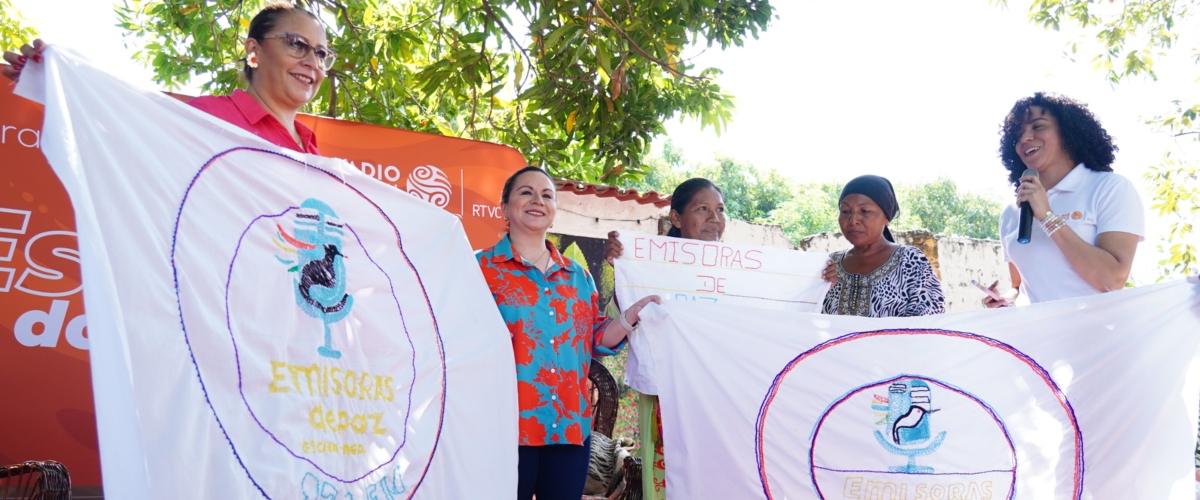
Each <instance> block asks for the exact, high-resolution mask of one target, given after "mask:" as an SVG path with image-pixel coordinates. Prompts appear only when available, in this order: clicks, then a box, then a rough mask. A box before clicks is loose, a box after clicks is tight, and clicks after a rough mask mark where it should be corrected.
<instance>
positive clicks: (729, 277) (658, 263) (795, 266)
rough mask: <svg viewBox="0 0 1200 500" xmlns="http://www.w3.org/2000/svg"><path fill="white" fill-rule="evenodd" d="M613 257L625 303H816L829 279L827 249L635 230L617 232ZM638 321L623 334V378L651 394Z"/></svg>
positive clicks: (810, 306) (798, 307)
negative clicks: (626, 348) (618, 250)
mask: <svg viewBox="0 0 1200 500" xmlns="http://www.w3.org/2000/svg"><path fill="white" fill-rule="evenodd" d="M620 240H621V246H622V248H623V253H622V255H621V258H619V259H616V260H615V261H614V265H615V275H616V296H617V301H618V302H619V303H620V304H632V303H634V302H637V301H638V300H640V299H641V298H642V297H645V296H647V295H658V296H660V297H662V298H663V300H679V301H691V302H697V303H701V304H722V305H735V306H747V307H755V308H761V309H776V310H788V311H804V312H813V311H820V310H821V304H822V301H823V300H824V299H825V292H827V291H829V283H826V282H825V281H824V280H822V279H821V271H822V270H824V269H825V263H826V262H828V261H829V256H828V255H826V254H822V253H813V252H800V251H796V250H785V249H782V248H773V247H764V246H758V245H744V244H736V243H722V242H713V241H698V240H689V239H683V238H671V237H667V236H653V235H649V234H641V233H633V232H630V233H622V234H621V238H620ZM653 335H654V333H653V329H651V328H646V327H642V328H639V329H638V330H637V331H635V332H634V333H633V334H632V335H630V339H629V342H630V346H631V347H636V348H634V349H631V350H630V353H629V362H628V364H627V365H626V369H625V380H626V383H628V384H629V385H630V386H631V387H633V388H634V389H637V390H638V391H640V392H642V393H643V394H658V389H657V388H656V387H655V385H654V380H653V377H652V376H651V375H650V374H651V373H652V372H653V367H652V366H651V364H652V363H653V360H652V359H649V357H647V356H643V355H641V354H640V353H643V352H646V351H647V350H648V349H650V348H651V347H650V346H649V345H648V344H647V343H646V339H645V337H647V336H653Z"/></svg>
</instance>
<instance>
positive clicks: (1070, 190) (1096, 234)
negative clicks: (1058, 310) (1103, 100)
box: [984, 92, 1145, 307]
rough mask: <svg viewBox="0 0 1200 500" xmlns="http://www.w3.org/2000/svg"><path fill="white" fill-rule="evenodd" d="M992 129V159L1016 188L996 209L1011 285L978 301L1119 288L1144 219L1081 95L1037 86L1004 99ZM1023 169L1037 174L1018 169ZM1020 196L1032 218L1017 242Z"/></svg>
mask: <svg viewBox="0 0 1200 500" xmlns="http://www.w3.org/2000/svg"><path fill="white" fill-rule="evenodd" d="M1001 134H1002V136H1001V138H1000V158H1001V160H1002V161H1003V163H1004V166H1005V167H1006V168H1007V169H1008V171H1009V180H1010V181H1011V182H1012V184H1013V185H1014V186H1016V188H1017V189H1016V200H1015V203H1013V204H1012V205H1009V206H1008V207H1007V208H1005V210H1004V212H1003V213H1002V214H1001V215H1000V243H1001V247H1002V248H1003V249H1004V257H1005V260H1007V261H1008V267H1009V271H1010V272H1011V274H1012V288H1011V289H1010V290H1008V291H1006V292H1004V293H1002V294H1001V296H1002V297H1003V299H1000V300H996V299H992V298H987V299H985V301H984V304H985V305H987V306H988V307H1001V306H1005V305H1010V304H1012V303H1013V302H1014V301H1015V300H1016V298H1017V297H1018V295H1024V296H1025V297H1026V299H1028V301H1029V302H1030V303H1038V302H1047V301H1051V300H1059V299H1067V298H1072V297H1080V296H1084V295H1092V294H1098V293H1104V292H1108V291H1112V290H1119V289H1121V288H1124V286H1125V282H1126V281H1127V280H1128V279H1129V269H1130V267H1132V265H1133V255H1134V252H1135V251H1136V250H1137V244H1138V242H1139V241H1141V240H1142V236H1143V234H1144V225H1145V220H1144V217H1143V213H1142V202H1141V199H1140V198H1138V194H1137V190H1136V189H1135V188H1134V186H1133V183H1131V182H1129V180H1128V179H1126V178H1124V177H1121V176H1120V175H1117V174H1115V173H1113V171H1112V170H1113V169H1112V163H1113V159H1114V153H1116V151H1117V147H1116V145H1114V144H1113V141H1112V137H1109V135H1108V132H1107V131H1105V130H1104V127H1101V126H1100V123H1099V122H1098V121H1097V120H1096V117H1095V116H1093V115H1092V113H1091V112H1090V111H1088V109H1087V106H1086V105H1084V104H1083V103H1081V102H1078V101H1075V100H1072V99H1070V98H1067V97H1064V96H1061V95H1056V94H1043V93H1040V92H1039V93H1037V94H1034V95H1033V96H1032V97H1026V98H1024V99H1021V100H1019V101H1017V103H1016V104H1015V105H1013V107H1012V110H1011V111H1009V113H1008V116H1006V117H1005V118H1004V124H1003V125H1002V126H1001ZM1027 168H1029V169H1033V170H1036V171H1037V172H1038V174H1039V175H1038V176H1024V175H1023V174H1024V172H1025V170H1026V169H1027ZM1023 202H1029V206H1030V208H1032V211H1033V217H1034V222H1033V224H1034V226H1035V227H1034V229H1033V231H1032V235H1031V237H1030V241H1029V243H1027V244H1022V243H1018V242H1017V229H1018V221H1019V218H1020V216H1019V214H1020V208H1019V207H1020V205H1021V203H1023ZM997 284H998V283H997ZM997 284H993V285H992V288H993V289H995V288H996V286H997Z"/></svg>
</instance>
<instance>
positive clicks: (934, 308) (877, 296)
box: [821, 245, 946, 318]
mask: <svg viewBox="0 0 1200 500" xmlns="http://www.w3.org/2000/svg"><path fill="white" fill-rule="evenodd" d="M846 252H847V251H846V250H840V251H837V252H833V253H831V254H829V257H830V258H831V259H832V260H833V262H834V264H835V265H836V266H837V273H838V280H837V283H836V284H835V285H833V288H830V289H829V293H826V294H825V304H824V306H823V307H822V310H821V312H823V313H825V314H840V315H853V316H867V317H871V318H886V317H896V316H926V315H929V314H941V313H943V312H946V297H945V295H943V294H942V283H941V281H940V280H938V277H937V275H936V274H934V272H933V266H931V265H930V264H929V259H926V258H925V254H924V253H922V252H921V249H919V248H917V247H914V246H909V245H902V246H901V247H900V248H897V249H896V250H895V251H894V252H892V256H891V257H888V260H887V261H886V262H884V263H883V265H881V266H879V268H878V269H875V270H874V271H871V272H869V273H867V274H855V273H851V272H849V271H846V268H844V267H842V260H843V259H845V258H846Z"/></svg>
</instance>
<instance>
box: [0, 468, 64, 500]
mask: <svg viewBox="0 0 1200 500" xmlns="http://www.w3.org/2000/svg"><path fill="white" fill-rule="evenodd" d="M10 498H11V499H13V500H17V499H28V500H58V499H67V500H69V499H70V498H71V476H70V475H69V474H67V468H66V467H64V466H63V464H60V463H58V462H55V461H53V460H47V461H45V462H32V461H31V462H25V463H23V464H16V465H9V466H7V467H0V499H2V500H8V499H10Z"/></svg>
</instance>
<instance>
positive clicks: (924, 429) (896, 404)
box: [871, 379, 946, 474]
mask: <svg viewBox="0 0 1200 500" xmlns="http://www.w3.org/2000/svg"><path fill="white" fill-rule="evenodd" d="M931 394H932V393H931V392H930V389H929V384H928V383H927V382H925V381H924V380H919V379H902V380H897V381H895V382H893V383H892V384H891V385H890V386H888V395H887V400H886V401H880V400H881V399H882V398H879V397H876V401H877V402H886V403H887V405H886V406H884V405H882V404H872V405H871V408H873V409H874V410H876V411H880V412H887V413H886V416H885V417H884V419H883V420H882V421H880V422H878V423H880V424H883V425H885V426H886V429H888V431H889V432H888V433H889V434H890V436H888V437H884V435H883V433H881V432H879V431H878V430H876V431H875V440H876V441H879V445H880V446H883V448H884V449H885V450H887V451H888V453H891V454H893V455H900V456H904V457H908V463H907V464H905V465H900V466H894V467H888V471H890V472H903V473H906V474H932V473H933V467H929V466H925V465H917V457H919V456H924V455H929V454H931V453H933V452H934V451H936V450H937V449H938V448H939V447H940V446H941V445H942V440H943V439H945V438H946V431H942V432H941V433H939V434H938V435H937V437H935V438H933V442H931V443H929V444H928V445H926V444H925V443H927V442H929V441H930V439H929V438H930V437H931V435H932V431H931V429H930V415H932V414H933V413H934V412H936V411H937V410H935V409H934V408H933V403H932V398H931ZM889 438H890V439H889ZM923 445H924V446H923Z"/></svg>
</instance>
